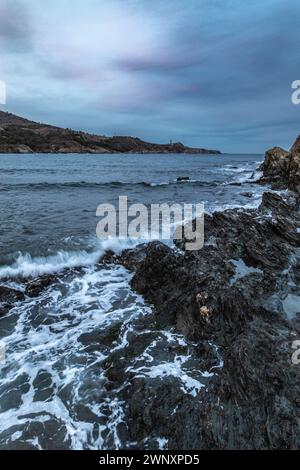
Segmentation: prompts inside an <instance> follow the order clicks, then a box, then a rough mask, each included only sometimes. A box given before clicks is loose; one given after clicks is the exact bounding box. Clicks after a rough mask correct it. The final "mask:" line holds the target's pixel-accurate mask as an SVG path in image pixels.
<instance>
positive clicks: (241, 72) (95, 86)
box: [0, 0, 300, 153]
mask: <svg viewBox="0 0 300 470" xmlns="http://www.w3.org/2000/svg"><path fill="white" fill-rule="evenodd" d="M299 25H300V2H299V0H257V1H256V0H252V1H251V0H247V1H242V0H76V1H74V0H51V2H50V1H49V2H46V1H45V0H0V80H4V81H6V84H7V93H8V96H7V104H6V106H2V107H1V109H4V110H7V111H10V112H13V113H16V114H20V115H22V116H25V117H28V118H30V119H34V120H37V121H43V122H48V123H52V124H56V125H60V126H64V127H71V128H74V129H83V130H87V131H91V132H96V133H99V134H108V135H114V134H117V135H124V134H129V135H134V136H139V137H141V138H143V139H147V140H151V141H157V142H164V141H169V140H170V139H172V140H173V141H183V142H184V143H186V144H189V145H193V146H203V147H209V148H218V149H221V150H223V151H224V152H231V151H232V152H243V153H250V152H259V153H260V152H261V153H262V152H264V151H265V150H266V149H267V148H269V147H272V146H274V145H281V146H283V147H289V146H290V145H291V144H292V141H293V140H294V139H295V138H296V136H297V135H298V134H299V133H300V119H299V118H300V105H299V106H295V105H293V104H292V102H291V93H292V90H291V83H292V82H293V81H294V80H297V79H299V80H300V26H299Z"/></svg>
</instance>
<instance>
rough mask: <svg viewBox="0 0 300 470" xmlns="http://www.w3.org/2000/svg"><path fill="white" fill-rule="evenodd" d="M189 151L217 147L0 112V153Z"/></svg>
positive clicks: (194, 151)
mask: <svg viewBox="0 0 300 470" xmlns="http://www.w3.org/2000/svg"><path fill="white" fill-rule="evenodd" d="M32 152H35V153H187V154H188V153H189V154H202V153H208V154H219V153H220V152H219V151H217V150H208V149H204V148H190V147H186V146H185V145H183V144H182V143H180V142H176V143H174V144H153V143H150V142H144V141H143V140H141V139H138V138H136V137H127V136H115V137H106V136H101V135H93V134H88V133H86V132H80V131H74V130H72V129H62V128H59V127H54V126H49V125H46V124H40V123H36V122H32V121H29V120H27V119H24V118H21V117H18V116H15V115H14V114H10V113H4V112H2V111H0V153H32Z"/></svg>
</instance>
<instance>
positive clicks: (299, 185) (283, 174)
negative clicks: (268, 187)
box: [260, 136, 300, 193]
mask: <svg viewBox="0 0 300 470" xmlns="http://www.w3.org/2000/svg"><path fill="white" fill-rule="evenodd" d="M260 170H261V171H263V177H262V179H261V183H271V184H272V186H273V187H274V188H277V189H281V188H286V187H287V188H289V189H291V190H293V191H296V192H297V193H300V136H299V137H298V138H297V140H296V142H295V143H294V145H293V146H292V148H291V150H290V151H289V152H287V151H285V150H283V149H282V148H280V147H274V148H273V149H271V150H268V151H267V152H266V156H265V161H264V163H263V164H262V166H261V167H260Z"/></svg>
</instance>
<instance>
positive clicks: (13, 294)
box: [0, 286, 25, 317]
mask: <svg viewBox="0 0 300 470" xmlns="http://www.w3.org/2000/svg"><path fill="white" fill-rule="evenodd" d="M24 298H25V296H24V294H23V292H21V291H19V290H16V289H13V288H11V287H6V286H0V317H1V316H3V315H5V314H6V313H7V312H8V311H9V310H10V309H11V308H13V307H14V305H15V304H16V303H17V302H20V301H22V300H24Z"/></svg>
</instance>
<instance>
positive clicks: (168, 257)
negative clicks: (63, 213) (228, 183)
mask: <svg viewBox="0 0 300 470" xmlns="http://www.w3.org/2000/svg"><path fill="white" fill-rule="evenodd" d="M205 222H206V225H205V228H206V234H205V235H206V236H205V238H206V241H205V246H204V248H203V249H202V250H200V251H198V252H185V251H184V243H183V242H182V243H180V244H179V248H180V250H178V251H176V250H172V249H171V248H169V247H167V246H165V245H163V244H161V243H159V242H154V243H151V244H149V245H147V246H144V247H143V248H141V247H138V248H137V249H136V250H128V251H125V252H124V253H123V255H122V256H121V257H120V258H119V259H118V262H121V263H122V262H123V263H124V265H125V266H127V267H130V268H132V269H134V271H135V274H134V277H133V279H132V282H131V284H132V287H133V288H134V290H136V291H137V292H138V293H140V294H142V295H143V297H144V298H145V299H147V300H148V301H149V302H150V303H151V304H152V305H154V308H155V310H154V312H155V313H154V322H155V325H156V328H159V329H161V330H165V329H167V328H170V327H172V328H174V329H175V331H176V332H177V333H178V334H182V335H183V336H184V337H185V338H186V339H187V341H190V342H191V344H193V345H194V348H195V351H194V357H193V359H192V360H193V361H194V362H195V370H198V371H207V374H206V375H207V377H208V381H207V382H206V383H205V381H204V378H203V376H202V382H203V383H205V385H204V386H203V388H199V389H198V390H197V392H196V393H195V397H194V400H192V401H191V400H187V398H186V395H184V394H183V396H179V395H178V390H177V389H176V388H175V387H174V384H173V383H172V379H170V377H167V376H166V377H165V378H162V377H160V380H159V381H158V382H157V381H155V380H153V378H152V379H151V374H150V377H149V376H148V377H147V378H145V377H144V378H138V379H137V378H136V377H135V379H134V380H133V381H132V383H130V385H128V390H127V393H126V395H125V398H124V399H125V400H126V401H127V403H128V421H127V422H128V430H129V431H128V432H129V434H130V435H131V437H132V438H133V439H134V440H136V441H137V442H138V443H139V444H138V447H140V446H141V441H140V439H141V436H146V435H149V434H151V432H152V433H153V430H155V433H156V435H161V436H164V437H165V439H166V440H167V442H168V448H170V449H172V448H173V449H176V448H186V449H253V448H256V449H275V448H281V449H285V448H288V449H297V448H299V446H300V428H299V424H300V414H299V395H300V374H299V369H298V367H299V366H295V365H293V363H292V352H293V351H292V342H293V341H294V340H295V339H299V337H300V322H299V319H300V316H299V315H297V312H299V313H300V302H299V303H298V305H297V301H296V302H295V303H294V304H293V305H294V311H292V312H291V311H288V309H287V308H286V305H285V302H286V299H288V298H289V296H291V295H292V296H294V299H297V298H298V299H299V300H300V284H299V263H300V250H299V248H300V234H299V233H298V231H297V227H299V224H300V214H299V211H298V210H297V201H296V198H295V197H294V196H293V195H290V196H289V197H286V198H285V199H283V198H282V197H280V196H278V195H277V194H273V193H265V194H264V197H263V201H262V204H261V206H260V207H259V209H258V210H249V211H245V210H240V209H235V210H227V211H225V212H222V213H214V214H213V215H212V216H206V221H205ZM141 251H142V252H143V256H142V255H141ZM292 310H293V309H292ZM136 341H139V342H140V343H143V339H142V338H141V337H137V338H135V339H134V340H133V343H135V342H136ZM135 353H136V351H135ZM220 365H221V366H220ZM117 367H118V366H117ZM117 370H118V369H117ZM214 372H217V373H214ZM204 375H205V374H204ZM117 376H118V373H116V370H115V373H114V374H113V375H112V376H111V380H116V377H117ZM172 410H173V411H174V412H172Z"/></svg>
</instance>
